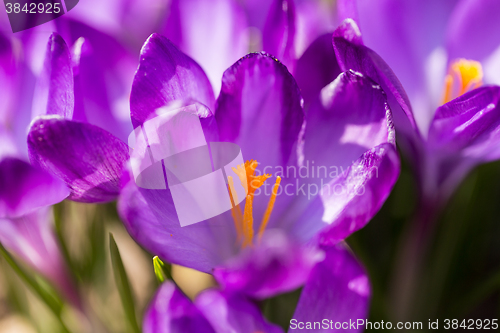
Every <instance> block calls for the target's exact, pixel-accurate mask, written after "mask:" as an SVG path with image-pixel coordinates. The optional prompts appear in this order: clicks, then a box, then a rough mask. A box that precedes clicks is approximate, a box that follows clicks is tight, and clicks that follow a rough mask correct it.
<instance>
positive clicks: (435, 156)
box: [424, 86, 500, 193]
mask: <svg viewBox="0 0 500 333" xmlns="http://www.w3.org/2000/svg"><path fill="white" fill-rule="evenodd" d="M499 140H500V87H498V86H491V87H488V86H486V87H482V88H478V89H475V90H473V91H471V92H469V93H467V94H464V95H462V96H460V97H458V98H456V99H454V100H452V101H451V102H448V103H446V104H444V105H443V106H441V107H440V108H438V109H437V111H436V116H435V118H434V120H433V122H432V124H431V128H430V130H429V138H428V153H429V155H430V161H432V162H431V163H435V164H434V165H433V166H432V167H433V170H426V171H424V172H426V173H427V174H428V176H429V178H431V179H433V180H434V181H435V184H434V185H435V186H438V187H443V191H445V192H448V193H450V192H451V191H452V190H453V189H455V187H456V186H457V184H458V183H459V182H460V181H461V180H462V179H463V177H464V176H465V174H466V173H467V172H469V171H470V170H471V168H472V167H474V166H475V165H477V164H479V163H482V162H488V161H493V160H496V159H499V158H500V149H499ZM432 176H433V177H432ZM434 190H437V189H436V188H434Z"/></svg>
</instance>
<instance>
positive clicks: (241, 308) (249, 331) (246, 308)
mask: <svg viewBox="0 0 500 333" xmlns="http://www.w3.org/2000/svg"><path fill="white" fill-rule="evenodd" d="M195 304H196V306H197V307H198V309H199V310H200V311H201V312H202V313H203V314H204V315H205V317H206V318H207V320H208V321H209V322H210V323H211V324H212V327H213V328H214V329H215V331H216V332H217V333H231V332H238V333H255V332H266V333H280V332H283V330H282V329H281V328H280V327H278V326H276V325H273V324H269V323H268V322H267V321H266V320H265V319H264V317H263V316H262V313H261V311H260V309H259V308H258V307H257V305H255V304H254V303H251V302H250V301H249V300H246V299H244V298H243V297H241V296H238V295H236V294H227V293H222V292H220V291H218V290H210V289H209V290H206V291H204V292H202V293H201V294H200V295H198V297H197V298H196V300H195Z"/></svg>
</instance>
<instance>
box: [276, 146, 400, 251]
mask: <svg viewBox="0 0 500 333" xmlns="http://www.w3.org/2000/svg"><path fill="white" fill-rule="evenodd" d="M399 169H400V162H399V157H398V154H397V152H396V148H395V146H394V145H393V144H392V143H384V144H381V145H379V146H377V147H375V148H372V149H371V150H368V151H367V152H365V153H364V154H363V155H362V156H361V157H360V158H359V159H357V160H356V161H355V162H353V164H352V165H351V166H349V167H348V168H347V169H344V170H342V173H341V174H340V175H338V176H337V177H336V178H335V179H333V180H332V181H330V182H329V183H327V184H326V185H323V184H322V186H321V187H315V188H314V190H315V193H316V194H318V195H317V196H316V197H314V199H313V201H312V202H310V203H309V205H308V206H307V207H306V208H305V209H304V210H303V211H302V212H301V211H300V210H299V211H298V212H297V211H294V210H291V211H289V212H287V215H285V216H284V218H292V217H294V220H293V224H292V225H291V233H292V235H294V237H296V238H297V239H301V240H302V241H308V240H310V239H311V238H312V237H315V236H316V235H318V233H319V236H318V240H319V243H320V244H328V245H332V244H336V243H338V242H339V241H341V240H343V239H345V238H346V237H348V236H349V235H351V234H352V233H353V232H355V231H357V230H359V229H361V228H362V227H364V226H365V225H366V224H367V223H368V222H369V221H370V220H371V218H372V217H373V216H374V215H375V214H376V213H377V212H378V210H379V209H380V207H381V206H382V205H383V203H384V202H385V200H386V199H387V197H388V196H389V193H390V192H391V189H392V187H393V186H394V184H395V182H396V180H397V178H398V175H399ZM306 190H307V186H306Z"/></svg>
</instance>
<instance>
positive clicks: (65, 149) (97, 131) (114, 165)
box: [28, 116, 129, 202]
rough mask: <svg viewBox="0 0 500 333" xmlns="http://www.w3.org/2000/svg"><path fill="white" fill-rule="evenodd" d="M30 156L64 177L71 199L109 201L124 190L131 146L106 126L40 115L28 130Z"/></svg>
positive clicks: (32, 160) (43, 167)
mask: <svg viewBox="0 0 500 333" xmlns="http://www.w3.org/2000/svg"><path fill="white" fill-rule="evenodd" d="M28 149H29V154H30V160H31V162H32V163H34V164H35V165H39V166H40V167H42V169H44V170H47V171H49V172H50V173H52V174H54V175H56V176H57V177H59V178H61V179H62V180H63V181H64V182H65V183H66V184H67V185H68V187H69V188H70V189H71V194H70V196H69V199H71V200H74V201H79V202H106V201H111V200H114V199H116V197H117V195H118V193H119V191H120V176H121V173H122V167H123V164H124V163H125V162H126V161H127V159H128V154H129V153H128V146H127V145H126V144H125V143H123V142H121V141H120V140H118V139H117V138H116V137H114V136H113V135H112V134H110V133H108V132H106V131H104V130H103V129H101V128H99V127H97V126H94V125H90V124H86V123H79V122H73V121H70V120H65V119H62V118H58V117H50V116H45V117H43V116H42V117H39V118H37V119H35V120H34V121H33V123H32V125H31V128H30V131H29V134H28Z"/></svg>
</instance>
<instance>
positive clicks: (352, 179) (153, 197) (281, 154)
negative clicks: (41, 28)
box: [118, 34, 399, 319]
mask: <svg viewBox="0 0 500 333" xmlns="http://www.w3.org/2000/svg"><path fill="white" fill-rule="evenodd" d="M316 97H317V98H316V100H315V101H314V102H311V105H310V107H309V108H308V110H307V113H306V114H304V111H303V101H302V98H301V96H300V92H299V89H298V87H297V85H296V83H295V80H294V79H293V77H292V76H291V75H290V73H289V72H288V70H287V69H286V67H285V66H283V65H282V64H281V63H280V62H279V61H278V60H276V59H275V58H273V57H271V56H269V55H267V54H265V53H255V54H249V55H247V56H245V57H244V58H242V59H240V60H239V61H238V62H237V63H235V64H234V65H233V66H231V67H230V68H229V69H228V70H227V71H226V72H225V74H224V77H223V79H222V89H221V94H220V96H219V97H218V99H217V101H215V99H214V94H213V91H212V87H211V85H210V83H209V80H208V78H207V76H206V75H205V73H204V72H203V70H202V69H201V67H200V66H199V65H198V64H197V63H196V62H194V61H193V60H192V59H191V58H189V57H187V56H186V55H185V54H183V53H182V52H180V51H179V50H178V49H177V48H176V47H175V46H173V45H172V43H171V42H170V41H169V40H168V39H166V38H164V37H161V36H159V35H156V34H154V35H152V36H151V37H150V38H149V39H148V40H147V42H146V43H145V45H144V47H143V49H142V52H141V60H140V65H139V68H138V70H137V73H136V76H135V78H134V84H133V87H132V94H131V118H132V123H133V125H134V127H136V128H137V129H140V130H141V132H142V133H144V135H145V136H146V137H148V138H150V140H151V138H154V137H158V134H157V133H156V132H155V131H156V128H152V127H151V126H144V125H143V124H144V123H145V122H146V121H147V120H149V119H151V118H152V117H155V116H157V115H161V114H162V112H164V110H165V108H164V106H165V105H167V108H168V107H169V105H171V104H172V103H174V102H176V101H177V102H176V103H175V105H176V106H175V107H178V105H179V102H178V101H179V100H180V101H181V103H180V105H189V104H193V103H194V105H195V107H190V108H187V107H184V108H183V109H184V110H192V111H190V112H194V114H196V115H197V116H199V117H200V121H201V124H202V128H203V131H204V134H205V137H206V138H207V140H209V141H226V142H233V143H236V144H238V145H239V146H240V147H241V150H242V152H243V154H244V156H245V158H246V159H252V161H249V162H247V163H246V164H245V168H246V171H247V175H250V179H248V181H249V184H250V183H251V181H252V182H253V184H251V186H254V184H258V185H255V186H263V184H264V183H265V181H266V179H267V178H269V177H270V175H265V174H264V175H263V174H260V173H258V172H257V171H256V170H258V169H256V168H257V164H258V165H259V166H260V167H261V168H262V169H261V170H269V169H271V170H274V171H273V172H275V173H278V172H277V170H291V169H293V168H295V169H298V168H299V167H303V168H311V166H312V164H313V163H316V165H317V166H318V165H319V166H324V167H326V168H330V169H328V170H330V171H332V170H334V168H337V169H335V170H341V171H339V172H338V174H335V175H333V176H330V177H331V178H329V176H327V175H324V176H319V177H318V176H313V177H311V178H309V177H303V178H300V175H299V176H293V175H285V174H284V173H283V171H282V174H281V177H277V178H276V182H275V185H274V186H273V191H271V193H265V191H261V192H260V195H249V196H248V197H247V199H246V203H245V208H244V209H241V210H240V212H238V209H236V208H235V210H232V211H227V212H225V213H223V214H221V215H218V216H215V217H213V218H211V219H208V220H206V221H203V222H200V223H196V224H194V225H190V226H185V227H181V225H180V223H179V218H178V216H177V213H176V211H175V208H174V204H173V199H172V194H171V192H170V190H169V189H165V190H151V189H145V188H140V187H138V186H137V185H136V183H135V181H134V180H133V178H131V180H130V181H128V182H127V183H126V184H124V186H123V188H122V191H121V193H120V198H119V203H118V209H119V212H120V215H121V217H122V219H123V221H124V223H125V226H126V227H127V229H128V231H129V233H130V234H131V235H132V237H133V238H134V239H135V240H136V241H137V242H138V243H139V244H141V245H142V246H144V247H145V248H146V249H148V250H149V251H150V252H152V253H154V254H157V255H159V256H160V257H161V258H163V259H165V260H166V261H168V262H172V263H175V264H180V265H184V266H187V267H191V268H194V269H197V270H200V271H203V272H208V273H213V274H214V276H215V278H216V279H217V281H218V282H219V284H220V285H221V287H222V288H223V290H225V291H228V292H231V293H239V294H243V295H247V296H249V297H252V298H257V299H262V298H266V297H270V296H272V295H275V294H276V293H280V292H285V291H289V290H293V289H295V288H297V287H299V286H301V285H303V284H304V283H305V284H306V288H305V290H308V292H307V293H306V294H304V295H303V298H304V299H308V296H307V295H308V294H309V293H310V294H315V293H316V295H317V293H319V292H320V291H318V290H317V288H327V287H325V286H324V285H323V284H321V282H320V281H324V280H326V279H327V277H326V275H325V276H323V275H322V273H323V272H325V270H324V269H323V268H321V267H324V266H326V267H331V269H333V270H334V271H336V269H337V268H338V267H340V266H337V265H342V264H341V263H340V261H339V262H337V261H336V259H335V258H337V257H336V255H334V254H331V255H330V253H331V251H333V253H336V252H335V251H337V250H338V248H337V247H336V246H337V244H338V243H339V242H340V241H341V240H343V239H344V238H345V237H347V236H349V235H350V234H351V233H352V232H354V231H356V230H358V229H360V228H361V227H363V226H364V225H365V224H366V223H367V222H368V221H369V220H370V218H371V217H372V216H373V215H374V214H375V213H376V212H377V211H378V209H379V208H380V206H381V205H382V203H383V202H384V201H385V199H386V198H387V195H388V194H389V192H390V190H391V188H392V186H393V184H394V182H395V181H396V179H397V175H398V172H399V159H398V156H397V153H396V151H395V147H394V129H393V127H392V119H391V113H390V109H389V107H388V104H387V101H386V96H385V94H384V93H383V91H382V90H381V89H380V87H379V86H377V85H376V84H375V83H374V82H373V81H371V80H370V79H368V78H366V77H364V76H362V75H359V74H356V73H354V72H345V73H342V74H341V75H340V76H339V77H338V78H337V79H336V80H335V81H333V82H331V84H330V85H328V86H327V87H325V88H324V89H323V90H322V91H321V94H318V96H316ZM170 110H172V109H170ZM193 110H194V111H193ZM348 110H349V112H348ZM192 132H193V129H192V128H190V127H189V126H186V125H182V124H181V123H179V124H177V126H176V127H173V128H172V129H171V130H170V131H169V132H168V133H163V134H162V137H163V135H164V136H166V137H168V138H170V139H169V141H168V146H169V149H173V150H174V151H182V149H181V148H182V146H186V145H187V146H189V142H190V141H192V140H196V139H197V138H195V137H192V136H190V135H188V133H192ZM149 144H150V145H151V146H150V149H153V148H151V147H153V145H154V144H157V143H155V142H152V141H150V142H149ZM287 168H288V169H287ZM330 171H329V172H330ZM252 175H253V176H254V177H251V176H252ZM277 176H278V174H277ZM299 178H300V179H299ZM294 186H296V187H294ZM280 187H281V188H282V189H289V190H290V189H291V188H293V190H292V191H294V192H292V194H291V195H286V193H288V192H286V193H285V192H284V190H283V192H282V194H281V195H278V189H279V188H280ZM249 188H250V187H249ZM304 188H306V189H309V190H312V189H316V190H317V192H316V193H314V194H312V193H311V192H308V193H306V192H305V191H304ZM320 189H322V190H321V191H320ZM335 189H337V190H336V191H335ZM296 191H298V192H296ZM254 217H255V219H258V218H259V217H263V220H262V222H261V223H260V224H257V222H255V226H254V222H253V221H254V220H253V218H254ZM255 221H257V220H255ZM332 247H333V248H332ZM335 249H336V250H335ZM338 251H340V250H338ZM344 251H345V250H344ZM325 252H326V254H324V253H325ZM322 256H326V259H325V257H322ZM353 265H358V264H353ZM335 267H337V268H335ZM357 269H358V270H357V272H362V269H361V268H359V267H358V268H357ZM326 271H328V269H326ZM341 271H342V269H340V271H339V272H341ZM315 272H317V274H315ZM325 274H326V273H325ZM339 274H340V273H339ZM348 276H349V274H347V273H346V275H345V276H343V277H339V278H341V279H342V281H344V282H345V283H344V282H343V283H342V286H343V288H347V289H349V288H351V289H350V290H355V291H356V292H355V294H357V295H358V296H359V295H362V297H358V296H354V294H350V293H349V292H347V291H346V294H345V295H346V296H345V299H344V296H341V297H340V296H339V297H340V298H341V299H339V302H340V303H342V304H344V305H345V306H353V309H354V308H356V309H363V310H362V311H361V310H360V311H361V313H362V314H361V315H362V316H364V314H363V313H364V311H366V302H367V300H368V295H369V288H368V285H367V279H366V276H365V275H364V274H361V273H360V274H357V275H356V276H351V277H348ZM347 281H348V282H347ZM349 285H350V286H351V287H348V286H349ZM308 286H310V287H308ZM332 293H333V291H332ZM340 295H344V294H343V292H341V294H340ZM349 295H351V296H352V297H355V299H356V301H352V302H353V303H352V304H351V303H350V302H351V301H350V300H351V298H350V297H351V296H349ZM330 296H331V297H335V296H334V295H333V294H331V295H330ZM330 296H329V297H330ZM356 297H358V298H356ZM325 299H328V298H325ZM357 301H360V302H361V303H360V304H358V303H357ZM304 302H306V301H304ZM310 303H312V302H307V304H310ZM354 303H355V304H354ZM304 307H306V306H304ZM299 308H301V305H300V304H299ZM317 310H318V312H317V313H323V312H321V310H319V309H317ZM323 310H324V311H327V312H328V311H330V310H332V308H329V307H325V309H323ZM353 311H354V310H353ZM353 313H355V312H353ZM330 315H331V316H332V319H333V316H334V315H335V314H334V313H330ZM343 315H344V314H343ZM343 315H342V316H343ZM345 315H346V316H347V314H345Z"/></svg>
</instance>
